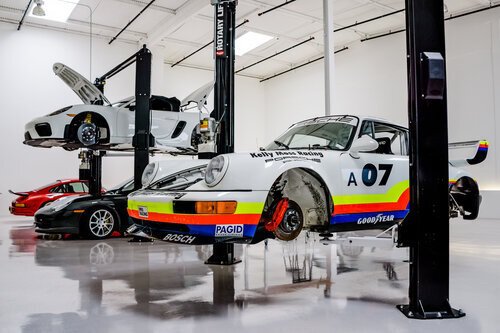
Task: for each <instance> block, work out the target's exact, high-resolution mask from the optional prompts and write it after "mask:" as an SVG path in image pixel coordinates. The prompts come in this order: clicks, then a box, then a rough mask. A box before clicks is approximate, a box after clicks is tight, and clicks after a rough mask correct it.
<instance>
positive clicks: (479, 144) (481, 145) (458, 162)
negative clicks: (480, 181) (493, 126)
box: [448, 140, 489, 167]
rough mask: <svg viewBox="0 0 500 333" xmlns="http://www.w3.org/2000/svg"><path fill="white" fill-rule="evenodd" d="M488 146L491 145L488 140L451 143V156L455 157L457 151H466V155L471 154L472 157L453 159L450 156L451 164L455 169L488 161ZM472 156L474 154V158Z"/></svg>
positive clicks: (449, 148)
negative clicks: (454, 153)
mask: <svg viewBox="0 0 500 333" xmlns="http://www.w3.org/2000/svg"><path fill="white" fill-rule="evenodd" d="M488 146H489V144H488V141H486V140H477V141H464V142H453V143H450V144H448V150H449V151H450V155H453V152H454V151H455V150H464V151H466V153H467V152H468V153H469V157H470V158H467V157H461V158H453V157H451V156H450V164H451V165H453V166H455V167H463V166H468V165H476V164H479V163H481V162H483V161H484V160H485V159H486V156H488ZM472 154H474V156H473V157H471V155H472Z"/></svg>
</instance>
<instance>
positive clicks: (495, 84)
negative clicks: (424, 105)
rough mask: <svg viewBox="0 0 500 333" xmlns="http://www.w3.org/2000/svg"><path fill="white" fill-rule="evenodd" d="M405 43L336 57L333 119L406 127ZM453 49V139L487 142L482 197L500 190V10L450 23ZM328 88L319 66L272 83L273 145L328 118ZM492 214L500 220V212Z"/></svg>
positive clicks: (475, 170) (384, 42)
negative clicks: (303, 123)
mask: <svg viewBox="0 0 500 333" xmlns="http://www.w3.org/2000/svg"><path fill="white" fill-rule="evenodd" d="M405 38H406V36H405V34H404V33H399V34H395V35H391V36H388V37H384V38H379V39H375V40H372V41H367V42H363V43H361V42H357V43H354V44H353V45H350V46H349V50H347V51H344V52H341V53H338V54H337V56H336V60H335V61H336V75H337V76H336V81H335V89H336V92H335V110H334V113H336V114H345V113H347V114H365V115H366V114H369V115H375V116H379V117H383V118H387V119H391V120H394V121H397V122H399V123H402V124H405V125H406V124H407V82H406V44H405ZM446 41H447V45H446V47H447V71H448V102H449V106H448V122H449V139H450V141H465V140H473V139H487V140H488V141H489V142H490V150H489V156H488V159H487V160H486V161H485V162H483V163H482V164H481V165H478V166H474V167H470V168H469V171H470V172H471V173H472V174H473V175H474V177H475V178H476V179H477V180H478V182H479V184H480V186H481V188H482V189H487V190H500V175H499V173H500V170H499V168H500V167H499V163H500V154H498V153H497V151H498V149H499V148H498V147H500V137H499V135H498V134H500V132H499V129H500V104H499V102H500V100H499V97H500V9H493V10H489V11H486V12H482V13H479V14H474V15H471V16H467V17H463V18H459V19H456V20H451V21H448V22H446ZM323 80H324V79H323V62H317V63H315V64H313V65H309V66H306V67H303V68H301V69H299V70H297V71H294V72H290V73H289V74H285V75H283V76H281V77H279V78H276V79H273V80H270V81H266V83H265V85H266V106H267V114H266V123H267V124H268V126H267V127H266V139H267V140H272V138H273V137H275V136H276V135H278V134H279V133H281V132H283V131H284V130H285V129H286V128H287V127H288V126H289V125H290V124H291V123H293V122H295V121H298V120H301V119H305V118H307V117H314V116H320V115H324V100H323V96H324V91H323V90H324V89H323V86H324V83H323ZM271 124H272V125H271ZM488 193H491V192H490V191H488ZM485 194H486V193H485ZM487 209H489V208H487ZM492 209H493V210H495V211H496V212H497V214H496V216H497V217H498V215H499V214H500V209H498V208H496V207H492ZM489 215H491V214H489Z"/></svg>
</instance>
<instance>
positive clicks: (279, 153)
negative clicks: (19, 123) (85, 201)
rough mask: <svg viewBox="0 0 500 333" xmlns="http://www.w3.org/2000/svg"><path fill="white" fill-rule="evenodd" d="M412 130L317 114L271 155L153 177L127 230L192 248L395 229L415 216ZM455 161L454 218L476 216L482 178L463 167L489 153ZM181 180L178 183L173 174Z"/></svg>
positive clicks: (131, 199)
mask: <svg viewBox="0 0 500 333" xmlns="http://www.w3.org/2000/svg"><path fill="white" fill-rule="evenodd" d="M408 142H409V133H408V130H407V129H406V128H404V127H402V126H398V125H396V124H394V123H392V122H390V121H387V120H382V119H377V118H369V117H364V118H363V117H356V116H348V115H345V116H329V117H318V118H314V119H310V120H306V121H302V122H299V123H297V124H294V125H292V126H291V127H290V128H289V129H288V130H287V131H286V132H285V133H284V134H283V135H282V136H280V137H279V138H278V139H277V140H275V141H274V142H273V143H271V144H270V145H269V146H267V147H266V149H265V150H262V151H258V152H251V153H238V154H225V155H219V156H217V157H215V158H213V159H212V160H211V161H210V163H209V164H208V166H207V169H206V171H205V172H204V179H202V178H201V177H200V174H202V173H203V172H202V171H201V170H196V169H191V170H185V171H184V173H183V176H182V177H183V179H184V182H177V183H176V184H175V185H172V184H171V183H169V181H168V180H169V179H170V180H171V179H172V175H167V176H166V177H165V178H164V179H163V180H155V181H153V182H151V179H157V178H158V175H157V172H156V171H155V170H157V169H158V165H156V164H154V163H153V164H150V165H149V166H148V167H147V168H146V170H145V173H144V179H143V185H144V186H145V187H144V188H143V189H142V190H139V191H136V192H133V193H131V194H129V196H128V212H129V215H130V216H131V217H133V218H134V219H135V220H136V221H137V223H135V224H134V225H133V226H131V227H130V228H129V229H128V232H129V233H132V234H136V235H139V236H143V237H153V238H159V239H162V240H165V241H170V242H177V243H186V244H208V243H217V242H242V243H255V242H258V241H261V240H263V239H265V238H278V239H280V240H285V241H288V240H293V239H294V238H296V237H297V236H298V235H299V233H300V232H301V230H303V229H308V230H311V231H316V232H320V233H325V234H327V233H331V232H343V231H353V230H365V229H382V230H385V229H387V228H390V227H391V226H393V225H394V224H396V223H399V222H401V221H402V220H403V219H404V218H405V217H406V215H407V214H408V212H409V179H408V178H409V165H408V148H409V144H408ZM459 147H468V148H469V149H471V148H472V149H471V150H473V153H474V155H475V156H473V157H472V158H469V159H458V160H450V164H449V176H450V180H449V182H450V185H449V188H450V204H449V206H450V217H456V216H458V215H459V214H460V215H462V216H463V218H464V219H475V218H476V217H477V215H478V211H479V205H480V202H481V196H480V193H479V188H478V185H477V183H476V181H475V180H474V179H473V178H472V177H471V176H470V175H469V173H467V172H466V171H465V170H463V169H461V168H459V167H458V166H464V165H466V164H468V165H471V164H477V163H480V162H482V161H483V160H484V159H485V158H486V155H487V149H488V143H487V142H485V141H477V142H465V143H457V144H452V145H450V148H459ZM174 178H175V176H174Z"/></svg>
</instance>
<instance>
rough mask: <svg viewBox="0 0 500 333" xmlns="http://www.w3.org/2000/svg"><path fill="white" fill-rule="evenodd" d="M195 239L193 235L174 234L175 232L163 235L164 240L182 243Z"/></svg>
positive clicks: (188, 242)
mask: <svg viewBox="0 0 500 333" xmlns="http://www.w3.org/2000/svg"><path fill="white" fill-rule="evenodd" d="M195 239H196V237H195V236H189V235H176V234H167V235H166V236H165V237H163V240H164V241H167V242H175V243H183V244H191V243H192V242H193V241H194V240H195Z"/></svg>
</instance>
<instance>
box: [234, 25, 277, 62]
mask: <svg viewBox="0 0 500 333" xmlns="http://www.w3.org/2000/svg"><path fill="white" fill-rule="evenodd" d="M271 39H273V37H272V36H267V35H264V34H259V33H256V32H253V31H248V32H247V33H245V34H243V35H241V36H240V37H238V38H237V39H236V46H235V53H236V55H237V56H242V55H244V54H245V53H247V52H249V51H251V50H253V49H255V48H257V47H259V46H261V45H262V44H265V43H267V42H268V41H270V40H271Z"/></svg>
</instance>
